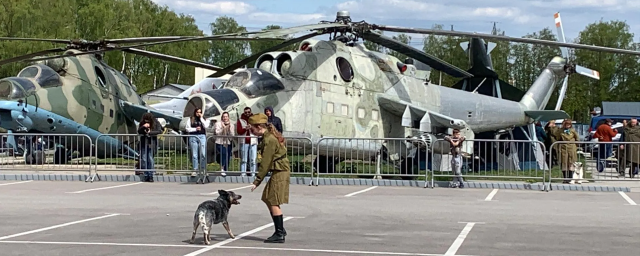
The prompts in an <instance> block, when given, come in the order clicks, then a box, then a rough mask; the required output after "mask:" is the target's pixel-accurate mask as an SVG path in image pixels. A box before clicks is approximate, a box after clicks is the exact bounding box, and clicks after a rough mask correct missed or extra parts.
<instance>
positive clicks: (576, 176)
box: [569, 162, 589, 184]
mask: <svg viewBox="0 0 640 256" xmlns="http://www.w3.org/2000/svg"><path fill="white" fill-rule="evenodd" d="M573 167H574V168H575V170H574V171H573V177H571V181H570V182H569V184H575V183H578V184H582V182H589V181H583V180H582V179H583V178H582V177H583V176H584V168H583V166H582V162H575V163H573Z"/></svg>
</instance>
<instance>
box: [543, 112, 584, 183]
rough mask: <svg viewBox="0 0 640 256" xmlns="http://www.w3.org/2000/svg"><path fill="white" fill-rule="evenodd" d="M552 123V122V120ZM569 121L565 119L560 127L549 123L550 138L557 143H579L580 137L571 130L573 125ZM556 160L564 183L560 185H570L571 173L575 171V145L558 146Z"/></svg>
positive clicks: (576, 156)
mask: <svg viewBox="0 0 640 256" xmlns="http://www.w3.org/2000/svg"><path fill="white" fill-rule="evenodd" d="M552 121H553V120H552ZM571 123H572V121H571V119H565V120H564V121H563V122H562V127H561V128H557V127H555V123H551V125H550V127H552V129H551V131H552V136H554V137H555V138H556V139H557V141H574V142H578V141H580V136H579V135H578V132H576V130H575V129H573V124H571ZM557 147H558V151H557V152H558V160H559V161H560V169H561V170H562V176H563V178H564V181H563V182H562V183H566V184H568V183H570V181H571V178H572V177H573V172H574V171H575V166H574V165H573V163H575V162H577V161H578V146H577V145H576V144H575V143H562V144H558V146H557Z"/></svg>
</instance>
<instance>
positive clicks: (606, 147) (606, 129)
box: [593, 118, 618, 172]
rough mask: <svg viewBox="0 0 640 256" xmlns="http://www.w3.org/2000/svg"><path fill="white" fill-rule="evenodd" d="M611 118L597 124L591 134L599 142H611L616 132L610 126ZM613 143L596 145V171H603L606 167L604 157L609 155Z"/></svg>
mask: <svg viewBox="0 0 640 256" xmlns="http://www.w3.org/2000/svg"><path fill="white" fill-rule="evenodd" d="M612 124H613V120H611V119H609V118H607V119H606V120H605V122H604V123H603V124H601V125H600V126H598V128H597V129H596V132H595V133H594V134H593V137H594V138H597V139H598V141H599V142H612V141H613V137H615V136H616V135H617V134H618V131H617V130H614V129H612V128H611V125H612ZM612 151H613V144H599V146H598V172H603V171H604V168H605V167H606V159H607V158H609V157H610V156H611V153H612Z"/></svg>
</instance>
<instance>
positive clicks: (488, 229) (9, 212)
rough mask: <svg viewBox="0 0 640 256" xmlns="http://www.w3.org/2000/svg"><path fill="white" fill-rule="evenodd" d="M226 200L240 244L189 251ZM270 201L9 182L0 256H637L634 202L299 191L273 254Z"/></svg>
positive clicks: (637, 198)
mask: <svg viewBox="0 0 640 256" xmlns="http://www.w3.org/2000/svg"><path fill="white" fill-rule="evenodd" d="M218 189H236V190H234V191H235V192H236V193H239V194H241V195H242V196H243V198H242V199H241V200H240V202H241V204H240V205H237V206H233V207H232V209H231V214H230V216H229V223H230V227H231V230H232V231H233V232H234V234H235V235H236V239H229V236H228V235H227V233H226V231H225V230H224V228H223V227H222V225H216V226H214V227H213V232H212V244H211V246H205V245H203V239H202V231H201V229H198V233H197V236H196V238H197V239H196V242H195V244H189V243H188V240H189V239H190V238H191V231H192V224H191V223H192V218H193V214H194V211H195V209H196V207H197V205H198V204H199V203H200V202H202V201H203V200H207V199H209V198H213V197H216V196H217V195H207V194H210V193H214V192H216V191H217V190H218ZM261 192H262V187H260V188H258V190H256V191H254V192H253V193H252V192H250V189H249V188H248V187H247V184H229V183H211V184H205V185H201V184H198V185H196V184H181V183H157V182H156V183H152V184H150V183H123V182H95V183H84V182H55V181H30V182H19V183H16V182H15V181H14V182H11V181H0V202H1V203H0V205H1V206H0V207H1V208H2V210H1V212H2V214H1V217H0V251H2V255H29V256H31V255H64V256H81V255H82V256H83V255H136V256H138V255H142V256H145V255H148V256H152V255H153V256H155V255H178V256H181V255H185V256H186V255H189V256H194V255H267V256H269V255H274V256H275V255H279V256H282V255H285V256H287V255H291V256H293V255H314V256H315V255H374V254H377V255H447V256H449V255H478V256H489V255H491V256H507V255H509V256H512V255H563V256H572V255H576V256H577V255H580V256H590V255H593V256H600V255H635V254H636V253H637V248H638V242H637V239H638V237H639V236H640V231H639V230H640V221H638V220H639V218H638V216H640V208H639V207H640V206H638V205H636V202H640V193H635V192H631V193H617V192H610V193H609V192H570V191H552V192H540V191H525V190H497V191H494V190H487V189H453V188H436V189H430V188H428V189H423V188H411V187H374V188H373V189H372V187H356V186H318V187H316V186H311V187H310V186H294V185H292V186H291V194H290V204H288V205H285V206H283V212H284V217H285V219H286V221H285V223H284V225H285V228H286V229H287V233H288V236H287V241H286V243H285V244H265V243H263V242H262V240H263V239H265V238H267V237H268V236H270V235H271V234H272V233H273V230H274V228H273V226H268V224H271V223H272V221H271V218H270V217H269V215H268V211H267V208H266V207H265V206H264V205H263V203H262V202H261V201H260V196H261ZM357 192H360V193H357ZM354 193H355V194H354ZM347 195H349V196H347ZM627 197H628V199H627ZM290 217H293V218H290ZM265 225H267V226H265Z"/></svg>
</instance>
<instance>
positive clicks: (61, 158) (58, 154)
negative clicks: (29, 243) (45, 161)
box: [53, 147, 69, 164]
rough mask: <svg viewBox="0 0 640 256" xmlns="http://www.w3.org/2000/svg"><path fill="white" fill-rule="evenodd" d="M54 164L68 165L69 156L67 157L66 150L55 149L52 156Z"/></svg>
mask: <svg viewBox="0 0 640 256" xmlns="http://www.w3.org/2000/svg"><path fill="white" fill-rule="evenodd" d="M53 163H54V164H67V163H69V156H68V155H67V149H66V148H63V147H57V148H56V151H55V153H54V154H53Z"/></svg>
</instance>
